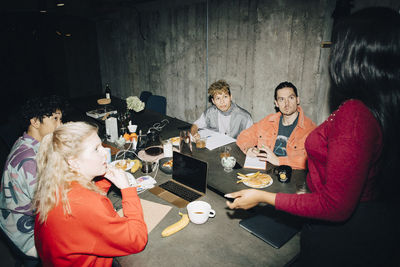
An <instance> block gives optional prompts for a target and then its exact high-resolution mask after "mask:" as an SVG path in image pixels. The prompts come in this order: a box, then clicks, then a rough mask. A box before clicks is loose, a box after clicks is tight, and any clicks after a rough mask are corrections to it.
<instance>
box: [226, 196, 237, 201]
mask: <svg viewBox="0 0 400 267" xmlns="http://www.w3.org/2000/svg"><path fill="white" fill-rule="evenodd" d="M224 198H225V199H226V200H228V201H229V202H233V201H235V198H233V197H226V196H224Z"/></svg>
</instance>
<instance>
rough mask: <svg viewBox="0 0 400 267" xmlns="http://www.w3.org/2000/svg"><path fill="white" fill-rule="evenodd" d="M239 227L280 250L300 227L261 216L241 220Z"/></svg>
mask: <svg viewBox="0 0 400 267" xmlns="http://www.w3.org/2000/svg"><path fill="white" fill-rule="evenodd" d="M239 225H240V226H241V227H243V228H244V229H246V230H247V231H249V232H250V233H252V234H253V235H255V236H257V237H258V238H260V239H262V240H263V241H264V242H267V243H268V244H270V245H271V246H273V247H274V248H280V247H281V246H283V245H284V244H286V242H288V241H289V240H290V239H291V238H292V237H293V236H294V235H295V234H296V233H297V232H299V231H300V227H301V226H300V225H290V224H288V223H285V222H282V221H277V220H276V218H273V217H269V216H266V215H262V214H259V215H256V216H254V217H250V218H247V219H243V220H241V221H240V222H239Z"/></svg>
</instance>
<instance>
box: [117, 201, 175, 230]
mask: <svg viewBox="0 0 400 267" xmlns="http://www.w3.org/2000/svg"><path fill="white" fill-rule="evenodd" d="M140 202H141V204H142V208H143V215H144V222H145V223H146V225H147V232H148V233H150V232H151V230H153V229H154V227H156V226H157V224H158V223H159V222H161V220H162V219H163V218H164V217H165V216H166V215H167V214H168V212H169V211H170V210H171V209H172V207H170V206H167V205H163V204H158V203H155V202H152V201H148V200H145V199H140ZM117 213H118V214H119V216H121V217H122V216H124V213H123V210H122V209H120V210H118V211H117Z"/></svg>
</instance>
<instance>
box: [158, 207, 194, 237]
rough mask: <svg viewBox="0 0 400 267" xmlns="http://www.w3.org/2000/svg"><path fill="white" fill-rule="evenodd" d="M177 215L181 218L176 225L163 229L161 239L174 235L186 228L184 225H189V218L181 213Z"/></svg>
mask: <svg viewBox="0 0 400 267" xmlns="http://www.w3.org/2000/svg"><path fill="white" fill-rule="evenodd" d="M179 215H181V216H182V218H181V219H180V220H179V221H177V222H176V223H174V224H171V225H170V226H168V227H167V228H165V229H164V231H162V233H161V236H162V237H167V236H170V235H172V234H175V233H176V232H178V231H180V230H182V229H183V228H185V227H186V225H188V224H189V216H188V215H187V214H183V213H181V212H179Z"/></svg>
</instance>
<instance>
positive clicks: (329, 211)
mask: <svg viewBox="0 0 400 267" xmlns="http://www.w3.org/2000/svg"><path fill="white" fill-rule="evenodd" d="M308 143H312V144H310V145H308ZM306 147H307V151H309V147H310V153H309V164H308V167H309V174H308V177H307V179H308V183H309V185H311V186H310V187H311V189H312V193H310V194H304V195H296V194H283V193H278V194H277V196H276V201H275V204H276V208H277V209H279V210H284V211H287V212H290V213H292V214H296V215H300V216H306V217H311V218H316V219H324V220H329V221H343V220H346V219H348V218H349V217H350V215H351V214H352V212H353V211H354V208H355V207H356V205H357V204H358V202H359V201H360V199H361V195H362V193H363V191H365V190H366V184H367V181H368V179H370V178H371V177H373V172H374V171H375V170H374V168H373V167H372V166H374V164H375V162H376V160H377V158H378V155H379V152H380V149H381V131H380V127H379V124H378V122H377V121H376V119H375V118H374V117H373V115H372V113H371V112H370V111H369V110H368V109H367V108H366V107H365V106H364V105H363V104H362V103H361V102H359V101H358V102H353V101H352V102H351V103H350V104H347V105H346V106H343V107H341V108H340V111H338V112H337V113H336V114H333V117H332V115H331V117H330V118H329V119H328V120H327V121H326V122H325V123H323V124H322V125H321V126H319V127H318V128H317V129H316V131H314V132H312V133H311V134H310V136H309V138H308V139H307V142H306Z"/></svg>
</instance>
